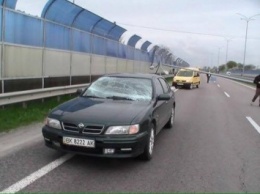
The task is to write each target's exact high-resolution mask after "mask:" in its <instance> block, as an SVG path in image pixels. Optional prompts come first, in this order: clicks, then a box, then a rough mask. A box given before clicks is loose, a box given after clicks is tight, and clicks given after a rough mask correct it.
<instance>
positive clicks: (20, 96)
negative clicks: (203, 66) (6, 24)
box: [0, 71, 253, 106]
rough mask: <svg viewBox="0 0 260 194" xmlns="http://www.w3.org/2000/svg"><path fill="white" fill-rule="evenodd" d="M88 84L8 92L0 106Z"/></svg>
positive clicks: (44, 96) (48, 95)
mask: <svg viewBox="0 0 260 194" xmlns="http://www.w3.org/2000/svg"><path fill="white" fill-rule="evenodd" d="M199 72H200V73H202V74H207V73H208V72H205V71H199ZM210 74H211V75H213V76H216V77H223V78H227V79H231V80H235V81H242V82H245V83H251V84H252V83H253V81H252V80H248V79H242V78H237V77H232V76H226V75H222V74H216V73H210ZM163 77H165V78H169V77H174V75H173V74H169V75H163ZM88 85H89V84H80V85H72V86H62V87H53V88H45V89H36V90H27V91H22V92H10V93H4V94H0V106H5V105H9V104H14V103H21V102H22V103H24V102H28V101H31V100H37V99H44V98H48V97H54V96H61V95H66V94H73V93H75V92H76V90H77V89H79V88H85V87H86V86H88Z"/></svg>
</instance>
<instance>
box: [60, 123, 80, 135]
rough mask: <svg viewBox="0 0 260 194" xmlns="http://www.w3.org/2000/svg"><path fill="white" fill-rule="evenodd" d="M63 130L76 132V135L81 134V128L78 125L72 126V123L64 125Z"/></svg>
mask: <svg viewBox="0 0 260 194" xmlns="http://www.w3.org/2000/svg"><path fill="white" fill-rule="evenodd" d="M62 126H63V129H64V130H65V131H70V132H74V133H79V128H78V126H77V125H75V124H72V123H63V124H62Z"/></svg>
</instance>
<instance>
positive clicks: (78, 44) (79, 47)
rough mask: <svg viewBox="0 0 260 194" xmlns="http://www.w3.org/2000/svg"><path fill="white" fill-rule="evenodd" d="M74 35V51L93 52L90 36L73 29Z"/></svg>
mask: <svg viewBox="0 0 260 194" xmlns="http://www.w3.org/2000/svg"><path fill="white" fill-rule="evenodd" d="M72 34H73V35H72V36H73V44H72V50H74V51H78V52H85V53H90V52H91V49H90V48H91V47H90V34H89V33H87V32H82V31H79V30H75V29H73V31H72Z"/></svg>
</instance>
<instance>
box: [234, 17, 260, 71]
mask: <svg viewBox="0 0 260 194" xmlns="http://www.w3.org/2000/svg"><path fill="white" fill-rule="evenodd" d="M237 14H238V15H240V16H241V17H242V18H241V20H245V21H246V36H245V47H244V60H243V69H242V74H241V75H242V76H243V75H244V71H245V63H246V43H247V30H248V23H249V22H250V21H252V20H255V19H253V17H255V16H258V15H260V14H256V15H253V16H251V17H246V16H244V15H242V14H241V13H237Z"/></svg>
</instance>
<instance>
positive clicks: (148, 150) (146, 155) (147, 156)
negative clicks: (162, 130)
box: [140, 124, 155, 161]
mask: <svg viewBox="0 0 260 194" xmlns="http://www.w3.org/2000/svg"><path fill="white" fill-rule="evenodd" d="M154 140H155V127H154V124H151V129H150V131H149V137H148V140H147V143H146V145H145V148H144V152H143V153H142V154H141V155H140V158H141V159H142V160H145V161H149V160H151V159H152V156H153V149H154Z"/></svg>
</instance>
